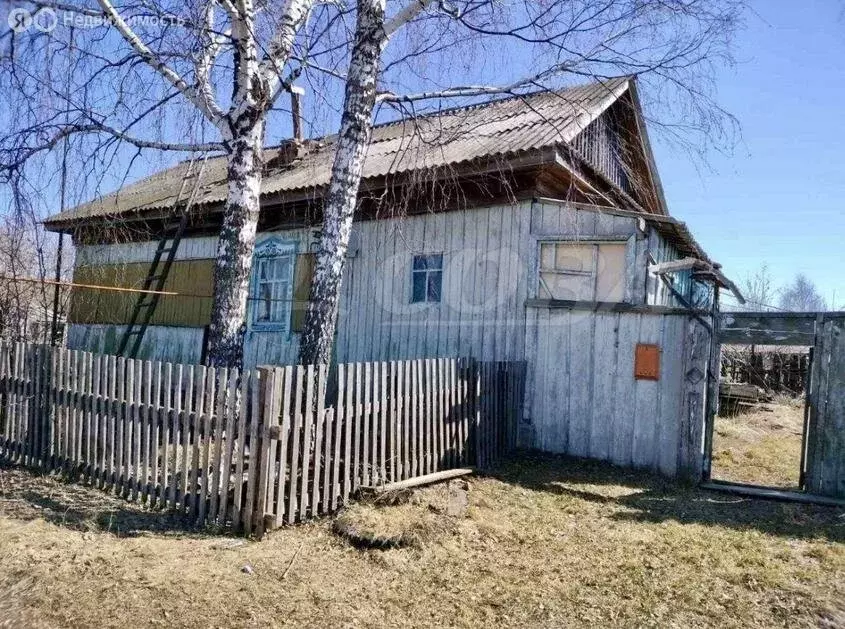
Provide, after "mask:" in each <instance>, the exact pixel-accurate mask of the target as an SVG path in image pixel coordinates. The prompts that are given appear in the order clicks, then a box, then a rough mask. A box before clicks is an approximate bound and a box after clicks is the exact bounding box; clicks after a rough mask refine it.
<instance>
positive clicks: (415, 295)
mask: <svg viewBox="0 0 845 629" xmlns="http://www.w3.org/2000/svg"><path fill="white" fill-rule="evenodd" d="M411 286H412V289H411V303H412V304H417V303H423V302H439V301H440V298H441V295H442V292H443V254H441V253H437V254H433V255H420V256H414V265H413V269H412V271H411Z"/></svg>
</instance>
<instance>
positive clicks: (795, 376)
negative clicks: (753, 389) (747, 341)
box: [721, 348, 810, 395]
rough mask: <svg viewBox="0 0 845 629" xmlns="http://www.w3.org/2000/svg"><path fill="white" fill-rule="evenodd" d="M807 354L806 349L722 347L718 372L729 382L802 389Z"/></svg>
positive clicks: (787, 390)
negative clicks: (780, 349) (738, 348)
mask: <svg viewBox="0 0 845 629" xmlns="http://www.w3.org/2000/svg"><path fill="white" fill-rule="evenodd" d="M809 366H810V355H809V354H808V353H807V352H800V353H798V352H782V351H777V350H774V351H772V350H769V351H762V352H751V351H748V350H745V349H743V350H741V351H736V350H734V351H730V350H728V349H727V348H725V349H724V350H723V355H722V364H721V375H722V378H723V379H726V380H728V381H730V382H738V383H743V384H753V385H755V386H758V387H760V388H762V389H765V390H766V391H771V392H773V393H786V394H791V395H798V394H800V393H803V392H804V388H805V386H806V382H807V371H808V369H809Z"/></svg>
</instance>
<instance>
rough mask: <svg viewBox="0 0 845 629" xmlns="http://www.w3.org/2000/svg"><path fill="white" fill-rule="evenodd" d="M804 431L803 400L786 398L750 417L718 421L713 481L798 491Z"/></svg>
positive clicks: (749, 414)
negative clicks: (714, 479)
mask: <svg viewBox="0 0 845 629" xmlns="http://www.w3.org/2000/svg"><path fill="white" fill-rule="evenodd" d="M803 427H804V403H803V400H800V399H799V400H793V399H790V398H785V397H780V398H778V399H777V400H776V403H774V404H766V405H763V406H762V408H761V409H758V410H754V411H752V412H749V413H742V414H739V415H736V416H733V417H717V418H716V425H715V432H714V435H713V474H712V475H713V478H718V479H719V480H727V481H734V482H740V483H752V484H757V485H770V486H774V487H788V488H797V487H798V482H799V472H800V469H799V468H800V465H801V434H802V431H803Z"/></svg>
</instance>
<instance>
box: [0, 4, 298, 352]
mask: <svg viewBox="0 0 845 629" xmlns="http://www.w3.org/2000/svg"><path fill="white" fill-rule="evenodd" d="M312 7H313V0H287V1H286V2H284V3H283V4H280V5H278V6H275V5H272V4H270V3H264V4H261V5H260V6H256V5H255V4H254V3H253V2H252V1H251V0H220V1H219V2H217V1H208V2H198V3H188V4H187V5H179V4H174V6H172V7H171V6H170V5H169V3H165V2H140V3H126V4H122V5H118V4H117V3H115V2H112V0H98V2H97V4H96V7H95V6H94V5H92V4H88V3H84V2H79V3H75V2H74V3H59V2H50V1H45V2H41V1H39V2H32V3H25V4H24V5H22V6H21V7H17V9H16V10H17V11H18V12H17V13H12V12H10V14H9V26H10V30H9V31H7V32H6V33H4V38H3V39H4V40H5V41H4V44H5V50H4V53H5V54H4V57H5V58H4V59H3V62H4V63H3V70H4V76H3V82H4V85H3V87H4V88H7V89H9V90H11V91H13V92H15V93H17V94H19V95H21V96H22V98H21V101H22V102H24V103H25V104H26V107H25V110H24V111H25V112H26V113H27V114H28V115H27V116H25V119H24V120H23V121H21V122H18V123H17V124H12V130H11V131H10V132H8V133H6V134H5V135H4V136H3V137H2V138H0V169H2V171H0V172H2V174H3V176H4V178H5V179H6V180H7V181H11V180H15V179H16V178H20V177H22V176H23V174H24V173H25V167H26V165H27V163H28V162H30V161H32V160H34V159H35V158H37V157H39V156H41V155H43V154H44V153H45V152H47V151H50V150H52V149H54V148H55V147H57V145H58V144H59V143H60V142H61V141H62V140H64V139H66V138H68V137H70V136H80V135H83V136H90V137H92V138H94V139H93V141H92V142H93V144H90V143H89V146H92V147H93V148H92V149H91V153H92V154H93V155H98V154H102V153H106V152H108V150H109V148H110V147H111V146H113V144H114V143H115V142H119V143H121V144H126V145H130V146H133V147H135V148H137V149H139V150H157V151H178V152H190V153H201V154H206V153H209V152H222V153H223V154H224V155H225V157H226V162H227V180H228V192H227V199H226V202H225V208H224V211H223V221H222V228H221V231H220V236H219V241H218V247H217V257H216V263H215V272H214V286H215V288H214V303H213V308H212V319H211V326H210V334H209V339H210V341H209V360H210V362H211V363H212V364H215V365H239V364H240V363H241V357H242V345H243V328H244V321H245V316H246V307H247V294H248V283H249V275H250V268H251V261H252V254H253V250H254V246H255V235H256V228H257V223H258V216H259V195H260V189H261V178H262V153H263V149H264V142H265V131H266V124H267V116H268V112H269V111H270V110H271V109H272V108H273V106H274V104H275V103H276V101H277V99H278V97H279V95H280V94H281V93H282V92H284V91H285V90H286V89H289V88H290V85H291V83H292V81H293V80H294V76H295V72H296V70H295V69H292V68H291V65H292V64H291V54H292V52H293V50H294V42H295V40H296V37H297V34H298V33H299V32H300V31H301V29H302V27H303V25H304V24H305V21H306V19H307V17H308V15H309V13H310V12H311V10H312ZM180 8H181V9H182V10H181V11H180V10H179V9H180ZM21 15H23V16H24V17H25V18H26V19H23V20H21V18H20V16H21ZM45 15H46V16H48V17H46V18H45V17H44V16H45ZM26 16H30V17H28V18H27V17H26ZM59 16H62V17H59ZM67 16H69V19H67ZM262 18H263V19H262ZM27 19H28V20H29V21H30V26H29V27H28V26H27V24H26V20H27ZM60 19H61V20H65V21H66V22H67V23H68V24H69V25H70V26H69V28H68V29H62V28H58V26H59V25H60V24H61V23H62V22H59V20H60ZM45 20H46V22H45ZM51 24H52V28H47V26H50V25H51ZM136 24H137V25H139V26H137V27H136V26H135V25H136ZM39 25H40V26H39ZM16 27H17V28H16ZM74 27H75V28H76V39H75V40H73V39H71V37H69V36H66V35H65V31H69V32H71V33H73V29H74ZM267 33H269V34H268V35H266V36H264V35H265V34H267ZM72 50H73V51H75V52H76V56H77V58H78V59H79V61H78V62H77V63H76V64H75V65H74V67H73V68H68V71H75V72H80V74H81V78H82V83H81V85H80V87H79V89H77V90H75V91H74V92H73V93H72V94H70V95H63V94H61V93H60V92H59V91H58V90H56V89H54V77H51V76H50V68H49V66H45V65H44V64H43V63H41V61H43V60H42V59H39V58H38V56H39V55H40V54H48V55H50V56H51V57H52V56H54V55H57V54H58V55H61V54H65V55H69V54H70V52H71V51H72ZM142 65H143V67H145V68H146V71H143V70H140V69H139V66H142ZM286 73H290V74H286ZM226 79H228V80H226ZM154 80H157V81H159V82H160V83H161V84H162V85H163V86H164V88H165V89H164V91H162V90H161V89H160V86H156V85H155V83H154V82H153V81H154ZM133 81H137V83H133ZM221 83H222V84H224V85H225V84H228V85H227V87H228V90H226V89H225V88H224V87H222V86H221ZM150 92H152V93H153V94H154V96H153V97H152V98H150V96H149V93H150ZM227 94H228V96H227ZM34 97H38V98H43V99H44V101H42V102H39V103H37V104H36V105H34V106H33V103H32V100H33V98H34ZM177 98H178V99H181V101H182V104H183V105H188V106H189V108H190V109H191V110H192V112H193V113H197V114H199V116H201V117H202V121H198V122H197V123H196V125H197V127H198V128H200V129H202V130H203V134H204V132H205V131H206V130H208V131H213V132H215V134H216V136H217V137H216V138H215V139H213V140H210V141H204V142H203V141H192V142H183V141H172V140H170V139H163V138H157V139H152V138H149V137H145V136H143V135H139V134H138V133H137V132H136V129H139V128H144V127H147V128H148V127H149V125H146V124H144V123H146V122H147V121H148V120H149V119H150V118H151V117H154V116H155V115H156V114H157V113H159V114H161V112H163V111H164V110H165V107H166V106H167V105H168V104H169V103H170V102H171V101H173V100H174V99H177ZM223 98H226V100H225V101H224V100H223ZM51 100H52V101H58V102H51ZM95 101H96V102H95ZM177 111H179V112H180V113H181V115H185V108H184V107H183V108H182V109H179V110H177ZM59 114H63V115H61V116H60V115H59ZM188 115H190V114H188ZM103 138H105V139H103Z"/></svg>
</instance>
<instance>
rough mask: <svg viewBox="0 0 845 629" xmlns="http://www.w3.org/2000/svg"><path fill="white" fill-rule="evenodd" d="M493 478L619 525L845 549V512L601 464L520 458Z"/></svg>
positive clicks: (501, 467)
mask: <svg viewBox="0 0 845 629" xmlns="http://www.w3.org/2000/svg"><path fill="white" fill-rule="evenodd" d="M489 475H490V476H492V477H494V478H498V479H499V480H501V481H503V482H505V483H509V484H513V485H519V486H521V487H524V488H526V489H530V490H533V491H544V492H550V493H554V494H558V495H565V496H570V497H573V498H577V499H581V500H585V501H587V502H590V503H596V504H601V505H606V506H607V508H608V514H607V515H608V517H610V518H612V519H615V520H621V521H629V522H665V521H676V522H680V523H681V524H703V525H707V526H722V527H728V528H731V529H736V530H752V529H753V530H757V531H760V532H763V533H767V534H770V535H776V536H782V537H789V538H799V539H813V538H824V539H828V540H830V541H834V542H840V543H845V508H842V507H825V506H817V505H808V504H799V503H792V502H783V501H776V500H765V499H760V498H746V497H741V496H734V495H729V494H724V493H720V492H714V491H709V490H704V489H700V488H697V487H694V486H690V485H684V484H683V483H681V482H677V481H673V480H670V479H667V478H664V477H662V476H658V475H656V474H653V473H650V472H643V471H638V470H631V469H627V468H621V467H617V466H615V465H612V464H610V463H606V462H602V461H595V460H590V459H579V458H575V457H567V456H558V455H549V454H544V453H537V452H519V453H517V454H514V455H513V456H511V457H509V458H508V459H507V460H505V461H503V462H502V464H501V465H499V466H498V467H497V469H495V470H493V471H492V472H490V473H489ZM611 488H614V489H615V490H611ZM619 489H623V490H625V491H619Z"/></svg>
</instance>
